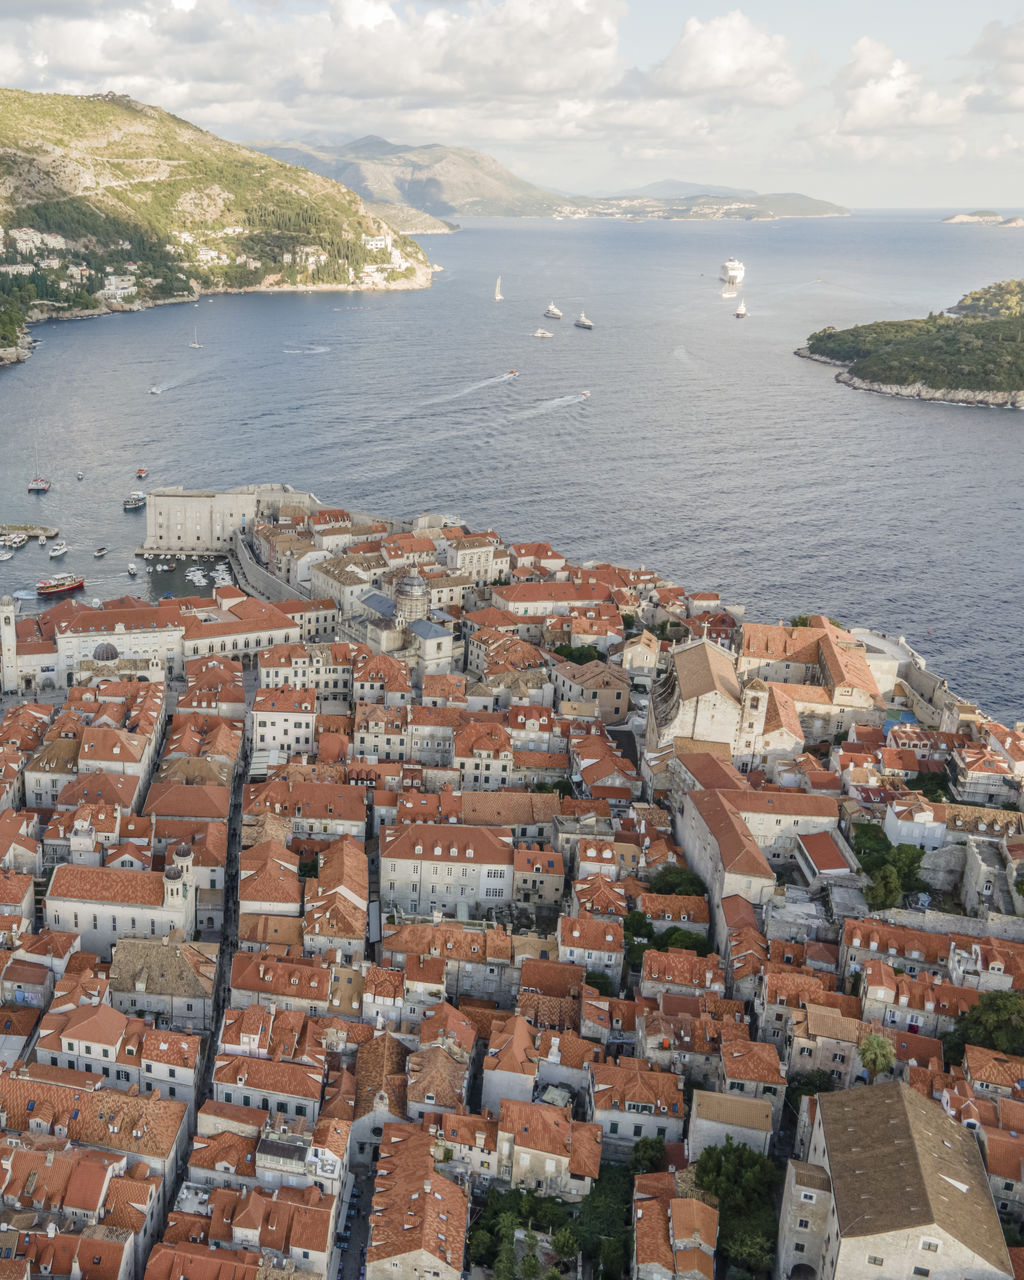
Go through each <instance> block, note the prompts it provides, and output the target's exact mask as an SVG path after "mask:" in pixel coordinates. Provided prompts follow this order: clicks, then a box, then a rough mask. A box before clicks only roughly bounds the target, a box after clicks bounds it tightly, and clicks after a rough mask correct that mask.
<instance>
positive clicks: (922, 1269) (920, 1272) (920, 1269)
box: [913, 1267, 931, 1276]
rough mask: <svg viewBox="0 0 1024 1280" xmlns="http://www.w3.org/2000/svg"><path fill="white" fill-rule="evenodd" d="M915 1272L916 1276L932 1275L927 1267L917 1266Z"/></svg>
mask: <svg viewBox="0 0 1024 1280" xmlns="http://www.w3.org/2000/svg"><path fill="white" fill-rule="evenodd" d="M913 1274H914V1275H915V1276H930V1275H931V1272H930V1271H929V1270H928V1268H927V1267H915V1268H914V1272H913Z"/></svg>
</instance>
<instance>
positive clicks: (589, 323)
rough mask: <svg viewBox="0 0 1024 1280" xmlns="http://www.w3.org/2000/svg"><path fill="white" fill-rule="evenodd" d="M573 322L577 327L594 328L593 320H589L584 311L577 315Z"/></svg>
mask: <svg viewBox="0 0 1024 1280" xmlns="http://www.w3.org/2000/svg"><path fill="white" fill-rule="evenodd" d="M573 323H574V324H575V326H576V328H577V329H593V327H594V322H593V320H588V319H587V317H586V315H585V314H584V312H582V311H581V312H580V313H579V315H578V316H577V317H576V319H575V320H574V321H573Z"/></svg>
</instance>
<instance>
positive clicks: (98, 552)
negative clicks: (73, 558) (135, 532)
mask: <svg viewBox="0 0 1024 1280" xmlns="http://www.w3.org/2000/svg"><path fill="white" fill-rule="evenodd" d="M109 550H110V548H109V547H97V548H96V550H95V551H94V552H93V555H94V556H95V557H96V559H97V560H99V558H100V557H101V556H105V555H106V554H107V552H108V551H109Z"/></svg>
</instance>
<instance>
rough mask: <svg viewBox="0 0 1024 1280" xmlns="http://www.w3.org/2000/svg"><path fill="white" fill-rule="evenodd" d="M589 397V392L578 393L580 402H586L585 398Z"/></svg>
mask: <svg viewBox="0 0 1024 1280" xmlns="http://www.w3.org/2000/svg"><path fill="white" fill-rule="evenodd" d="M589 395H590V392H589V391H581V392H580V399H581V400H586V398H587V396H589Z"/></svg>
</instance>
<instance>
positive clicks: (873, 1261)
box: [868, 1253, 885, 1267]
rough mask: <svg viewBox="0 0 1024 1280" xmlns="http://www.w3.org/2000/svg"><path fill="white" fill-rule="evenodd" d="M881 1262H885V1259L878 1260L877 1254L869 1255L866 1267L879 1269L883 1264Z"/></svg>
mask: <svg viewBox="0 0 1024 1280" xmlns="http://www.w3.org/2000/svg"><path fill="white" fill-rule="evenodd" d="M883 1262H885V1259H884V1258H880V1257H879V1256H878V1254H877V1253H869V1254H868V1266H869V1267H880V1266H881V1265H882V1263H883Z"/></svg>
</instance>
